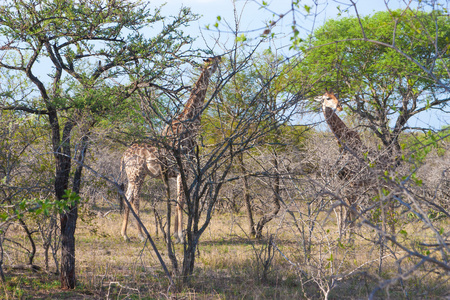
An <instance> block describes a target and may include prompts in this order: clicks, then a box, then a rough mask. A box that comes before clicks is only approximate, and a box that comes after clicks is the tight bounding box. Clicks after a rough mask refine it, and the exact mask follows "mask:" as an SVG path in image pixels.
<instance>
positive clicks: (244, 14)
mask: <svg viewBox="0 0 450 300" xmlns="http://www.w3.org/2000/svg"><path fill="white" fill-rule="evenodd" d="M262 2H263V1H262V0H256V1H246V0H237V1H232V0H168V1H163V0H155V1H150V3H151V5H154V6H159V5H162V4H164V3H165V5H164V7H163V9H162V14H163V15H174V14H176V13H177V12H178V11H179V9H180V8H181V7H182V6H187V7H190V8H191V9H192V12H193V13H196V14H199V15H201V17H200V19H199V20H198V21H197V22H194V23H193V24H192V26H191V27H190V28H189V29H188V30H187V31H186V32H188V33H189V34H192V35H193V36H199V38H198V39H197V41H196V45H198V46H200V47H204V46H206V47H208V48H211V49H213V50H216V49H217V51H218V52H220V50H219V49H220V46H219V45H218V44H216V43H215V42H216V40H217V39H219V40H220V43H222V44H226V43H231V42H232V41H233V40H234V36H233V35H232V33H231V30H230V26H231V27H232V28H233V29H234V25H235V22H236V19H238V20H239V31H240V33H241V34H245V35H246V36H248V37H249V38H252V37H253V38H254V39H253V41H254V42H257V41H256V39H257V38H258V36H259V35H261V34H262V32H263V31H264V29H265V28H266V24H267V23H268V22H270V21H272V20H278V19H279V17H278V16H279V15H280V14H284V15H285V16H284V17H283V18H282V19H281V20H279V21H278V22H277V24H276V26H275V28H274V32H275V33H277V34H279V36H280V39H278V40H277V41H275V43H276V45H275V46H276V47H277V48H279V49H280V48H282V46H285V48H288V46H287V45H286V44H289V42H288V41H289V38H290V37H291V33H292V29H291V26H292V23H293V18H294V15H293V14H292V13H288V12H289V10H290V9H291V0H272V1H269V0H267V1H265V2H267V3H268V5H267V7H266V8H262V7H261V3H262ZM314 2H316V3H318V5H314ZM387 2H388V5H389V7H390V8H398V7H400V6H404V5H402V2H403V1H398V0H388V1H387ZM355 3H356V6H357V9H358V13H359V14H360V15H368V14H372V13H374V12H376V11H380V10H385V9H386V4H385V2H384V0H372V1H371V0H355ZM300 5H301V7H304V6H309V7H311V11H310V12H311V15H310V16H306V11H305V10H304V9H300V10H298V11H297V13H296V14H295V21H296V23H297V25H298V29H299V30H300V32H301V34H302V35H304V36H307V35H308V34H309V33H310V32H311V30H313V29H314V28H317V27H319V26H320V25H322V24H323V22H324V21H325V20H326V19H329V18H336V17H337V16H338V13H339V9H340V10H341V12H343V15H348V14H350V15H355V11H354V9H353V8H352V6H351V2H350V1H349V0H341V1H335V0H329V1H327V0H306V1H305V0H303V1H300ZM346 9H348V13H346V12H345V10H346ZM314 12H317V15H318V17H317V18H316V19H315V23H313V20H314V19H313V17H312V14H313V13H314ZM218 16H220V18H221V21H220V22H218V19H217V18H218ZM215 23H218V24H219V27H218V28H216V27H214V24H215ZM227 24H229V25H230V26H227ZM207 26H209V30H208V29H207ZM219 32H220V33H219ZM218 48H219V49H218Z"/></svg>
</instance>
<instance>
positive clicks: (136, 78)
mask: <svg viewBox="0 0 450 300" xmlns="http://www.w3.org/2000/svg"><path fill="white" fill-rule="evenodd" d="M0 14H1V17H0V39H1V46H0V51H1V52H2V53H1V55H0V57H1V58H2V59H1V60H0V68H2V69H8V70H10V71H12V72H13V73H15V74H22V75H23V76H25V77H26V80H27V81H28V82H29V84H30V85H31V86H32V87H33V90H32V93H29V94H28V95H26V97H23V98H21V99H19V98H15V95H14V93H8V94H4V95H3V98H2V100H1V105H0V108H1V109H2V110H13V111H17V112H20V113H23V114H35V115H40V116H44V117H45V118H46V120H47V121H48V125H49V132H50V135H49V136H50V140H51V145H52V153H53V156H54V165H55V180H54V193H55V198H56V199H57V200H58V201H63V199H65V198H66V199H67V198H68V199H72V200H73V201H71V203H69V207H67V209H66V210H65V211H64V212H63V213H61V214H60V222H61V243H62V244H61V287H62V288H74V287H75V237H74V232H75V228H76V220H77V201H78V200H77V199H78V197H77V196H76V195H77V194H78V193H79V191H80V182H81V181H80V179H81V176H82V170H83V162H84V158H85V155H86V151H87V149H88V146H89V135H90V132H91V130H92V129H93V128H94V126H95V125H96V124H98V122H99V120H101V119H103V118H107V117H108V116H109V115H111V114H114V113H116V112H118V111H121V110H122V111H123V110H124V107H127V106H129V105H132V103H129V102H127V99H129V97H130V95H132V94H133V93H134V91H136V90H137V89H138V88H140V87H144V86H156V87H157V86H158V83H159V84H160V83H163V82H165V79H168V78H167V77H165V76H166V74H170V73H171V72H170V71H169V70H170V69H172V68H175V67H177V66H179V65H180V64H181V63H182V62H183V59H180V58H179V57H184V55H185V54H187V52H186V51H189V49H187V50H184V48H183V46H184V45H186V44H189V43H190V42H191V38H190V37H189V36H185V35H184V34H183V32H182V31H181V28H182V27H183V26H185V25H186V24H187V23H189V22H190V21H192V20H195V18H196V16H194V15H193V14H192V13H191V12H190V11H189V9H187V8H182V9H181V11H180V13H179V15H178V16H176V17H173V18H172V19H171V20H164V17H163V16H161V14H160V9H158V8H157V9H155V10H151V9H149V8H148V7H147V5H146V4H143V3H141V2H132V3H130V2H128V1H120V0H119V1H109V2H107V3H104V2H101V1H100V2H99V1H90V0H76V1H59V0H58V1H48V0H38V1H27V0H19V1H5V2H4V3H3V4H2V5H1V6H0ZM156 25H160V28H161V31H159V32H156V33H155V34H154V36H152V37H146V35H145V34H144V32H143V29H146V28H149V27H151V26H156ZM49 66H50V67H49ZM42 69H45V71H46V72H48V76H45V75H44V74H41V73H42ZM166 82H167V81H166ZM75 133H76V134H78V145H77V147H76V148H74V145H73V141H74V138H75ZM74 150H75V153H74V154H73V151H74ZM73 163H75V164H74V165H73ZM73 168H74V171H72V169H73ZM71 174H73V177H72V180H73V182H72V184H70V183H69V180H70V176H71Z"/></svg>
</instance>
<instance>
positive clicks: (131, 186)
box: [121, 182, 135, 241]
mask: <svg viewBox="0 0 450 300" xmlns="http://www.w3.org/2000/svg"><path fill="white" fill-rule="evenodd" d="M134 189H135V186H134V184H133V183H131V182H130V183H128V188H127V192H126V194H125V197H126V199H127V200H128V201H129V202H130V203H133V200H134V199H133V196H132V195H133V194H134V193H133V190H134ZM124 205H125V207H124V210H123V221H122V230H121V234H122V236H123V238H124V240H125V241H129V240H130V239H129V238H128V236H127V225H128V215H129V213H130V208H129V207H128V205H127V204H126V203H124Z"/></svg>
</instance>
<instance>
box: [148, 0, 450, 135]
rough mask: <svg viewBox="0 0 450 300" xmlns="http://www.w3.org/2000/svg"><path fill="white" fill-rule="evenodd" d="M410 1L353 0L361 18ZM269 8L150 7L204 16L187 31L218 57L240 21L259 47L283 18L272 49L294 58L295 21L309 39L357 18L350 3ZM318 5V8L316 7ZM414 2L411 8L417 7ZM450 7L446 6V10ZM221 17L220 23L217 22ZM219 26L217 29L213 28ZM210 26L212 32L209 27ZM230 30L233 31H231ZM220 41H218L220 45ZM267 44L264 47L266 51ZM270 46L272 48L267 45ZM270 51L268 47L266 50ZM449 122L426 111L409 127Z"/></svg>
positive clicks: (281, 2)
mask: <svg viewBox="0 0 450 300" xmlns="http://www.w3.org/2000/svg"><path fill="white" fill-rule="evenodd" d="M405 1H406V2H408V1H407V0H354V2H355V3H356V8H357V10H358V14H359V15H360V16H366V15H370V14H373V13H375V12H377V11H384V10H387V7H388V8H389V9H397V8H405V7H406V4H405ZM266 2H267V3H268V5H267V7H266V8H262V7H261V3H262V0H257V1H244V0H238V1H232V0H168V1H167V2H166V1H162V0H156V1H151V5H155V6H159V5H161V4H163V3H166V4H165V6H164V7H163V9H162V14H163V15H176V14H177V12H178V11H179V9H180V8H181V7H182V6H188V7H190V8H191V9H192V12H193V13H196V14H199V15H201V17H200V18H199V20H198V21H196V22H193V23H192V25H191V26H190V27H189V28H188V29H187V30H186V33H189V34H191V35H192V36H194V37H196V36H197V37H198V38H197V40H196V42H195V47H199V48H209V49H210V50H212V51H213V53H215V54H222V53H224V51H226V50H227V49H230V48H231V43H233V41H234V39H235V37H234V35H233V34H232V29H233V28H234V24H235V23H236V21H235V20H236V18H237V19H238V20H239V22H238V23H239V34H245V35H246V36H247V37H248V38H249V43H250V44H251V43H253V44H256V43H257V42H258V41H259V40H260V35H261V34H262V32H263V31H264V29H265V28H266V24H267V23H268V22H270V21H272V20H278V19H279V17H278V16H279V15H280V14H284V15H285V16H284V17H283V18H281V19H280V20H279V21H278V22H277V24H276V27H275V28H274V29H273V31H272V32H275V33H276V34H277V35H278V36H279V38H278V39H275V40H273V41H271V45H270V46H271V48H272V49H273V48H275V49H277V50H278V54H281V55H284V56H291V55H292V53H290V50H289V46H290V42H289V38H290V37H291V36H292V29H291V26H292V24H293V20H294V18H295V21H296V24H297V28H298V30H299V31H300V34H301V35H303V36H305V37H306V36H307V35H308V34H309V33H311V31H312V30H314V29H315V28H317V27H320V26H321V25H322V24H323V23H324V22H325V20H329V19H333V18H338V17H339V14H340V15H341V16H348V15H353V16H354V15H356V12H355V8H354V7H353V6H351V1H350V0H303V1H300V5H301V7H304V6H305V5H307V6H310V7H311V10H310V12H311V14H310V15H309V16H307V14H306V10H305V9H300V10H297V13H296V14H295V15H294V14H292V13H287V12H289V10H290V8H291V2H292V1H291V0H272V1H270V0H267V1H266ZM314 3H317V4H318V5H314ZM415 3H417V2H413V3H412V4H411V5H415ZM448 6H449V4H447V9H448V8H449V7H448ZM313 13H317V14H316V15H318V17H317V18H315V19H314V18H313V17H312V15H313ZM218 16H220V21H218ZM215 23H218V25H219V26H218V27H217V28H216V27H215V26H214V24H215ZM208 26H209V29H207V27H208ZM230 28H231V29H230ZM217 41H219V42H217ZM264 46H265V45H263V48H264ZM266 46H269V45H266ZM266 48H267V47H266ZM449 123H450V117H448V116H447V115H446V114H444V113H442V112H440V111H427V112H425V113H421V114H419V115H418V116H417V117H414V118H412V119H411V120H410V121H409V122H408V125H409V126H411V127H430V126H431V127H434V128H436V129H440V128H441V127H442V126H443V125H448V124H449Z"/></svg>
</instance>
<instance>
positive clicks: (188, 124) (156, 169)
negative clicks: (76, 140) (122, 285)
mask: <svg viewBox="0 0 450 300" xmlns="http://www.w3.org/2000/svg"><path fill="white" fill-rule="evenodd" d="M204 61H205V63H204V65H203V67H202V72H201V74H200V77H199V78H198V80H197V82H196V83H195V84H194V86H193V87H192V90H191V94H190V97H189V99H188V101H187V102H186V104H185V107H184V109H183V111H182V112H181V113H180V114H179V115H178V116H176V117H174V118H173V119H172V121H171V122H170V123H169V124H167V125H166V127H165V128H164V129H163V131H162V133H161V136H162V137H165V138H166V139H165V141H166V144H165V145H166V146H167V147H169V148H170V149H172V150H175V151H177V150H178V151H179V153H180V154H181V155H191V154H192V152H193V150H194V148H195V146H196V141H195V138H196V135H197V132H198V130H199V127H200V121H201V113H202V109H203V102H204V99H205V97H206V91H207V88H208V85H209V79H210V78H211V76H212V74H213V73H214V72H215V71H216V70H217V66H218V64H219V62H220V61H221V57H220V56H215V57H211V58H208V59H206V60H204ZM167 147H164V148H166V149H167ZM164 148H163V147H161V146H158V145H152V144H133V145H132V146H130V147H129V148H128V149H127V150H126V151H125V152H124V154H123V155H122V168H123V169H124V170H125V173H126V175H127V178H128V187H127V191H126V193H125V196H126V198H127V199H128V201H129V202H130V204H131V206H132V208H133V210H134V211H135V212H136V214H137V215H138V216H139V193H140V190H141V187H142V184H143V182H144V179H145V178H146V177H147V175H149V176H150V177H152V178H156V177H164V178H177V208H176V216H175V220H174V237H175V240H176V242H177V243H182V242H183V241H184V237H183V206H184V201H185V199H184V192H183V188H182V178H181V172H180V170H179V169H178V168H177V167H176V163H171V162H170V160H173V156H172V157H171V155H170V152H171V151H170V152H169V151H167V150H166V149H164ZM183 170H184V169H183ZM184 173H185V174H186V172H184ZM128 215H129V207H128V205H125V210H124V213H123V222H122V229H121V234H122V236H123V238H124V239H125V240H126V241H128V240H129V238H128V236H127V233H126V231H127V225H128ZM168 225H169V226H170V224H168ZM137 227H138V231H139V233H138V237H139V238H140V239H141V240H142V241H143V240H145V238H146V237H145V236H144V235H143V233H142V228H141V227H140V226H139V224H137ZM168 238H170V237H168Z"/></svg>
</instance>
